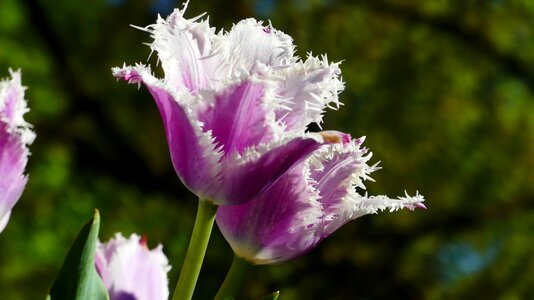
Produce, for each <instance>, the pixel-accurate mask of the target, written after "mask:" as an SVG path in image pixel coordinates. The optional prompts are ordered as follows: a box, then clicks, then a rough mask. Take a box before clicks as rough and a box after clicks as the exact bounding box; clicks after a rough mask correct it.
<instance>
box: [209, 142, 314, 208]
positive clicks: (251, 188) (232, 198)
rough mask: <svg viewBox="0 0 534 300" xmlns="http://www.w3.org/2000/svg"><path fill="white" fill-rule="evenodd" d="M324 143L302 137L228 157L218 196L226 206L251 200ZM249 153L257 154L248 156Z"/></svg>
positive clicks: (224, 165) (216, 196) (225, 161)
mask: <svg viewBox="0 0 534 300" xmlns="http://www.w3.org/2000/svg"><path fill="white" fill-rule="evenodd" d="M321 145H322V141H321V139H319V138H317V139H316V138H312V137H311V136H310V137H309V138H305V137H304V138H302V137H299V138H294V139H293V140H291V141H289V142H288V143H282V144H281V145H280V146H277V147H274V148H273V149H271V150H269V151H266V152H265V153H262V154H259V153H254V151H251V152H252V153H246V154H245V155H244V158H239V159H236V160H233V159H227V160H224V161H223V169H222V173H223V174H224V177H223V178H222V179H221V180H222V182H221V188H220V189H219V190H218V191H217V193H216V194H215V196H214V199H217V200H219V201H221V203H222V204H223V205H236V204H241V203H244V202H247V201H249V200H251V199H252V198H253V197H255V196H256V195H258V194H259V193H261V192H262V191H263V190H264V189H265V188H267V187H268V186H270V185H271V184H273V183H274V182H275V181H276V180H277V179H278V178H280V177H281V176H282V175H283V174H284V173H285V172H286V171H288V170H289V169H290V168H291V167H293V166H294V165H296V164H298V163H300V162H302V161H303V160H305V159H306V158H307V157H308V156H310V155H311V154H312V153H313V151H315V150H317V149H318V148H319V147H321ZM247 155H250V156H253V157H252V158H251V159H247Z"/></svg>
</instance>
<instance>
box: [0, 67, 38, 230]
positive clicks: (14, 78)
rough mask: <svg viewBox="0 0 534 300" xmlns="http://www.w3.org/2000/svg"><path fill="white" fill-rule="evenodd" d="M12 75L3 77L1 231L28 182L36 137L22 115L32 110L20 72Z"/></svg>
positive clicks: (0, 85)
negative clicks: (25, 98)
mask: <svg viewBox="0 0 534 300" xmlns="http://www.w3.org/2000/svg"><path fill="white" fill-rule="evenodd" d="M10 74H11V79H6V80H0V232H2V231H3V230H4V228H5V227H6V225H7V223H8V221H9V217H10V215H11V210H12V209H13V207H14V206H15V204H16V203H17V201H18V200H19V198H20V196H21V195H22V192H23V191H24V187H25V186H26V183H27V182H28V176H27V175H25V174H24V169H25V168H26V163H27V162H28V155H30V151H29V149H28V145H29V144H31V143H32V142H33V140H34V138H35V134H34V133H33V132H32V131H31V129H30V128H31V125H30V124H28V123H27V122H26V121H24V118H23V116H24V114H25V113H26V112H28V111H29V109H28V108H27V106H26V100H24V90H25V88H24V87H23V86H22V85H21V81H20V72H19V71H16V72H13V71H10Z"/></svg>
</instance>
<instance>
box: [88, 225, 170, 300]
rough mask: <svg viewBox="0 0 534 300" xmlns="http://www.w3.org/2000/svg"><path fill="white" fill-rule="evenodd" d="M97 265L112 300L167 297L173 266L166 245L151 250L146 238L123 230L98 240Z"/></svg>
mask: <svg viewBox="0 0 534 300" xmlns="http://www.w3.org/2000/svg"><path fill="white" fill-rule="evenodd" d="M95 265H96V269H97V272H98V274H99V275H100V277H101V278H102V281H104V284H105V286H106V288H107V289H108V292H109V298H110V300H167V299H168V298H169V287H168V278H167V273H168V272H169V270H170V269H171V267H170V266H169V262H168V260H167V257H166V256H165V254H163V251H162V246H161V245H158V246H157V247H156V248H154V249H152V250H149V249H148V246H147V244H146V239H145V238H141V237H140V236H138V235H136V234H132V235H131V236H130V238H129V239H125V238H124V237H123V236H122V235H121V234H120V233H117V234H116V235H115V237H114V238H112V239H111V240H109V241H108V242H107V243H104V244H103V243H100V242H99V243H98V245H97V249H96V257H95Z"/></svg>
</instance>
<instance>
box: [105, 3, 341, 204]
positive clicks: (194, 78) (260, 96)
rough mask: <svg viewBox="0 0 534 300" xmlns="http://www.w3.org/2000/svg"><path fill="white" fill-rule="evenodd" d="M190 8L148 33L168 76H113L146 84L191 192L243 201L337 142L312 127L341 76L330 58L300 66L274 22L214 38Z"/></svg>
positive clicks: (128, 71) (125, 72)
mask: <svg viewBox="0 0 534 300" xmlns="http://www.w3.org/2000/svg"><path fill="white" fill-rule="evenodd" d="M186 6H187V3H186V5H184V8H183V9H182V10H180V9H176V10H175V11H174V12H173V13H172V14H171V15H170V16H169V17H168V18H167V19H162V18H159V19H158V20H157V22H156V24H153V25H150V26H148V27H146V28H140V29H142V30H144V31H147V32H149V33H150V34H151V37H152V38H153V39H154V40H153V42H152V43H151V44H150V48H151V49H152V51H156V52H157V55H158V59H159V61H160V62H161V65H162V67H163V70H164V72H165V77H164V78H163V79H158V78H156V77H154V75H152V72H151V70H150V68H149V67H148V66H144V65H141V64H137V65H136V66H124V67H122V68H113V74H114V76H115V77H116V78H118V79H124V80H127V81H128V82H130V83H138V84H140V83H143V84H144V85H145V86H146V87H147V88H148V90H149V91H150V93H151V94H152V96H153V97H154V100H155V101H156V104H157V106H158V108H159V111H160V113H161V116H162V119H163V125H164V129H165V132H166V137H167V142H168V144H169V148H170V154H171V160H172V162H173V165H174V168H175V170H176V173H177V174H178V176H179V177H180V179H181V180H182V181H183V182H184V184H185V185H186V186H187V187H188V188H189V189H190V190H191V191H192V192H194V193H195V194H197V195H198V196H199V197H201V198H202V199H207V200H208V201H211V202H213V203H215V204H222V205H236V204H241V203H245V202H247V201H249V200H250V199H252V198H254V197H255V196H256V195H258V194H260V193H261V192H262V191H263V190H265V189H266V188H267V187H268V186H269V185H271V184H272V183H273V182H275V181H276V179H277V178H278V177H280V176H282V175H283V174H284V173H285V172H287V170H289V169H290V168H291V167H292V166H294V165H296V164H300V163H301V162H302V161H304V160H305V159H306V158H307V157H309V156H310V155H311V154H312V153H313V152H314V151H315V150H317V149H318V148H320V147H321V145H323V144H326V143H329V141H327V140H324V139H323V137H322V136H321V135H319V134H316V133H305V130H306V126H307V125H308V124H309V123H311V122H316V123H318V124H320V123H321V122H322V115H323V113H324V110H325V108H326V107H329V108H334V109H335V108H337V107H339V105H340V102H339V101H338V93H339V92H340V91H341V90H342V89H343V88H344V87H343V83H342V82H341V80H340V78H339V75H340V70H339V67H338V64H337V63H329V62H328V60H327V58H326V56H322V57H320V58H318V57H314V56H312V55H309V56H308V58H307V59H306V60H304V61H302V60H300V59H299V58H298V57H297V56H295V55H294V52H295V46H294V45H293V43H292V39H291V37H290V36H288V35H286V34H284V33H283V32H281V31H278V30H276V29H274V28H273V27H272V26H271V24H268V25H264V24H262V22H259V21H256V20H254V19H246V20H242V21H240V22H238V23H237V24H235V25H234V26H233V27H232V29H231V30H230V31H229V32H225V31H222V30H221V31H219V32H218V33H216V31H215V28H212V27H210V26H209V24H208V20H201V17H202V15H201V16H197V17H195V18H192V19H186V18H184V12H185V9H186Z"/></svg>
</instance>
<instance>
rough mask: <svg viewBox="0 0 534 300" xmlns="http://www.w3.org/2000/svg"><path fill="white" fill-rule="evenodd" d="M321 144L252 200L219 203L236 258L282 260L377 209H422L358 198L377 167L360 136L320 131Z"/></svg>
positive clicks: (418, 200) (406, 201)
mask: <svg viewBox="0 0 534 300" xmlns="http://www.w3.org/2000/svg"><path fill="white" fill-rule="evenodd" d="M321 135H322V136H323V138H324V139H325V140H329V141H332V142H333V141H337V143H333V144H332V143H331V144H327V145H323V146H322V147H321V148H319V149H318V150H316V151H315V152H314V154H313V155H312V156H310V157H309V158H308V159H306V160H305V161H304V162H303V163H301V164H297V165H294V166H293V167H292V168H291V169H290V170H289V171H287V172H286V173H284V175H282V176H281V177H280V178H279V179H278V180H277V181H276V182H275V183H274V184H272V185H270V186H269V188H267V189H266V190H265V191H263V192H262V193H261V194H259V195H258V196H256V197H255V198H254V199H253V200H251V201H249V202H247V203H245V204H242V205H237V206H222V207H219V210H218V211H217V224H218V226H219V228H220V229H221V232H222V233H223V235H224V236H225V238H226V239H227V240H228V242H229V243H230V245H231V246H232V248H233V250H234V252H235V253H236V255H237V256H239V257H242V258H244V259H247V260H249V261H251V262H253V263H255V264H269V263H276V262H281V261H285V260H288V259H291V258H294V257H296V256H298V255H301V254H304V253H306V252H307V251H309V250H311V249H313V247H315V246H316V245H317V244H318V243H319V242H320V241H322V240H323V239H324V238H326V237H328V236H329V235H330V234H332V233H333V232H334V231H335V230H337V229H338V228H339V227H341V226H342V225H344V224H345V223H347V222H349V221H350V220H354V219H356V218H358V217H361V216H363V215H367V214H372V213H376V212H378V211H382V210H390V211H396V210H398V209H401V208H408V209H411V210H413V209H415V208H425V206H424V205H423V203H422V202H423V201H424V198H423V197H422V196H421V195H419V194H417V195H416V196H414V197H409V196H406V197H402V198H399V199H397V200H393V199H389V198H387V197H385V196H371V197H368V196H362V195H360V194H358V192H357V191H356V188H361V189H365V186H364V185H363V181H364V180H367V179H371V178H370V177H369V176H368V175H369V174H370V173H371V172H373V171H375V170H377V169H379V168H378V167H377V166H376V165H373V166H369V165H367V161H368V160H369V159H370V158H371V154H370V153H368V150H367V149H366V148H361V147H360V145H361V143H362V142H363V140H364V139H363V138H360V139H356V140H351V139H350V137H349V136H348V135H347V134H343V133H339V132H335V131H331V132H323V133H321Z"/></svg>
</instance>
